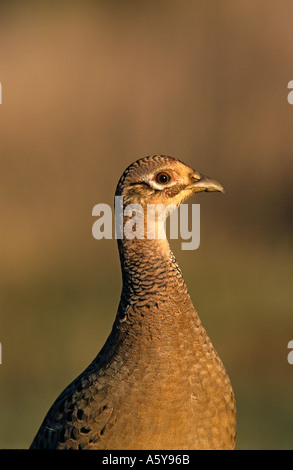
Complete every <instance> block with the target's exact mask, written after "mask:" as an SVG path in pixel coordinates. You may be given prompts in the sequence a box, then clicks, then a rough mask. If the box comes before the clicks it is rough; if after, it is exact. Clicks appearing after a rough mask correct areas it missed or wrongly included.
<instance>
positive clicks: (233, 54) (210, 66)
mask: <svg viewBox="0 0 293 470" xmlns="http://www.w3.org/2000/svg"><path fill="white" fill-rule="evenodd" d="M22 3H25V5H23V4H21V2H19V3H14V2H10V3H8V2H1V6H0V82H1V83H2V105H0V120H1V124H0V149H1V153H0V208H1V232H0V233H1V242H0V263H1V268H0V269H1V270H0V276H1V278H0V288H1V297H0V301H1V317H0V342H1V344H2V364H1V365H0V447H1V448H27V447H28V446H29V445H30V443H31V441H32V438H33V436H34V434H35V433H36V431H37V429H38V427H39V425H40V423H41V421H42V419H43V418H44V416H45V413H46V412H47V410H48V408H49V406H50V405H51V404H52V402H53V401H54V399H55V398H56V397H57V395H58V394H59V392H60V391H61V390H62V389H63V388H64V387H65V386H66V385H67V384H68V383H69V382H70V381H71V380H72V379H73V378H75V377H76V375H77V374H79V373H80V372H81V371H82V370H83V368H84V367H86V366H87V365H88V363H89V362H90V361H91V360H92V359H93V357H94V356H95V355H96V353H97V352H98V350H99V349H100V347H101V346H102V344H103V342H104V341H105V339H106V337H107V335H108V333H109V331H110V328H111V326H112V323H113V320H114V317H115V313H116V308H117V304H118V301H119V296H120V288H121V275H120V267H119V260H118V253H117V249H116V242H115V240H102V241H97V240H95V239H94V238H93V237H92V233H91V228H92V224H93V222H94V219H93V217H92V215H91V212H92V208H93V206H94V205H95V204H97V203H99V202H103V203H108V204H112V202H113V195H114V191H115V187H116V183H117V181H118V178H119V177H120V175H121V173H122V172H123V170H124V169H125V167H126V166H128V165H129V164H130V163H131V162H132V161H134V160H136V159H137V158H138V157H141V156H145V155H152V154H156V153H162V154H167V155H173V156H177V157H178V158H180V159H182V160H184V161H185V162H186V163H188V164H189V165H190V166H192V167H194V168H195V169H196V170H198V171H200V172H202V173H205V174H207V175H209V176H213V177H215V178H216V179H218V180H219V181H220V182H221V183H222V184H223V186H224V187H225V189H226V194H225V195H224V196H223V195H221V194H202V195H199V196H198V197H197V198H193V199H192V200H191V202H194V203H196V202H199V203H200V204H201V245H200V247H199V249H198V250H196V251H193V252H188V251H182V250H181V249H180V242H179V243H178V242H172V248H173V249H174V252H175V255H176V258H177V260H178V262H179V264H180V267H181V268H182V271H183V273H184V277H185V280H186V283H187V285H188V287H189V290H190V293H191V296H192V298H193V301H194V304H195V307H196V308H197V310H198V312H199V314H200V316H201V319H202V321H203V323H204V325H205V327H206V329H207V330H208V333H209V335H210V337H211V338H212V341H213V343H214V345H215V347H216V349H217V350H218V352H219V354H220V356H221V358H222V359H223V362H224V363H225V365H226V368H227V370H228V372H229V375H230V377H231V380H232V383H233V386H234V390H235V394H236V398H237V405H238V406H237V408H238V442H237V448H238V449H292V448H293V398H292V397H293V365H289V363H288V361H287V356H288V353H289V350H288V349H287V345H288V342H289V340H292V339H293V318H292V284H293V283H292V281H293V263H292V261H293V259H292V254H293V249H292V248H293V247H292V234H293V218H292V204H293V190H292V170H293V132H292V128H293V106H290V105H289V104H288V101H287V95H288V93H289V90H288V89H287V85H288V82H289V81H290V80H293V32H292V31H293V30H292V17H293V4H292V2H291V1H289V0H288V1H280V2H262V1H251V0H248V1H245V2H244V1H242V2H234V1H232V0H227V1H225V2H212V1H206V0H205V1H203V0H201V1H193V2H188V1H184V2H182V1H179V0H174V1H172V0H168V1H167V0H160V1H159V2H158V1H148V2H135V1H124V2H120V1H118V0H116V1H114V0H108V1H84V2H77V1H71V2H66V1H59V2H58V3H57V2H51V1H42V2H36V1H35V2H33V1H28V2H22Z"/></svg>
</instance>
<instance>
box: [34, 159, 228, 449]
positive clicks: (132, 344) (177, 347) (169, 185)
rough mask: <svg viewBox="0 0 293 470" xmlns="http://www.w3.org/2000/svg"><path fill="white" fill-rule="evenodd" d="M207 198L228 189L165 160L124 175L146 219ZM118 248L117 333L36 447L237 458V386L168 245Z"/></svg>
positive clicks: (128, 196) (53, 413) (127, 192)
mask: <svg viewBox="0 0 293 470" xmlns="http://www.w3.org/2000/svg"><path fill="white" fill-rule="evenodd" d="M199 191H221V192H223V188H222V186H221V185H220V184H219V183H218V182H216V181H214V180H211V179H210V178H207V177H205V176H203V175H201V174H200V173H198V172H196V171H194V170H193V169H192V168H190V167H189V166H187V165H185V164H184V163H182V162H181V161H179V160H177V159H176V158H173V157H167V156H162V155H156V156H152V157H145V158H142V159H139V160H137V161H136V162H134V163H133V164H131V165H130V166H129V167H128V168H127V169H126V170H125V171H124V173H123V175H122V177H121V178H120V181H119V183H118V186H117V189H116V196H122V197H123V208H124V209H125V208H126V207H127V205H129V204H139V205H140V207H141V208H142V212H143V214H144V215H145V214H146V211H147V205H148V204H156V205H157V204H163V205H164V206H168V205H169V204H175V205H176V206H178V205H180V204H181V203H182V202H183V201H185V200H186V199H187V198H188V197H189V196H191V195H192V194H194V193H197V192H199ZM124 214H127V211H125V212H124ZM123 220H124V224H126V223H127V222H128V221H129V215H124V219H123ZM156 223H157V219H156V218H155V219H154V224H156ZM124 226H125V225H124ZM153 229H154V230H153V233H155V232H156V231H155V227H153ZM145 234H146V227H145V226H143V233H142V234H141V235H145ZM118 249H119V254H120V261H121V270H122V280H123V287H122V293H121V299H120V304H119V307H118V312H117V315H116V319H115V321H114V324H113V328H112V331H111V333H110V335H109V337H108V339H107V341H106V343H105V345H104V346H103V348H102V350H101V351H100V352H99V354H98V355H97V356H96V358H95V359H94V360H93V361H92V362H91V364H90V365H89V366H88V367H87V368H86V369H85V370H84V372H82V373H81V374H80V375H79V376H78V377H77V378H76V379H75V380H74V381H73V382H72V383H71V384H70V385H68V386H67V387H66V388H65V390H64V391H63V392H62V393H61V395H60V396H59V397H58V398H57V399H56V401H55V403H54V404H53V405H52V407H51V409H50V410H49V412H48V413H47V415H46V417H45V419H44V421H43V423H42V425H41V427H40V429H39V431H38V433H37V435H36V437H35V439H34V441H33V443H32V445H31V448H32V449H40V448H43V449H112V450H113V449H153V450H155V449H166V450H168V449H177V450H178V449H187V450H188V449H233V448H234V447H235V428H236V419H235V400H234V394H233V390H232V387H231V383H230V380H229V377H228V375H227V373H226V370H225V368H224V366H223V364H222V362H221V360H220V359H219V357H218V355H217V353H216V351H215V349H214V347H213V345H212V343H211V341H210V339H209V337H208V336H207V333H206V331H205V329H204V327H203V325H202V323H201V321H200V319H199V316H198V314H197V312H196V311H195V309H194V307H193V304H192V301H191V299H190V296H189V294H188V290H187V287H186V285H185V282H184V280H183V277H182V273H181V271H180V269H179V267H178V265H177V263H176V260H175V258H174V256H173V254H172V252H171V250H170V248H169V244H168V241H167V239H166V238H158V237H157V238H156V237H152V238H150V237H149V238H147V237H145V236H141V237H134V238H132V237H126V236H125V234H124V236H123V237H122V238H121V239H118Z"/></svg>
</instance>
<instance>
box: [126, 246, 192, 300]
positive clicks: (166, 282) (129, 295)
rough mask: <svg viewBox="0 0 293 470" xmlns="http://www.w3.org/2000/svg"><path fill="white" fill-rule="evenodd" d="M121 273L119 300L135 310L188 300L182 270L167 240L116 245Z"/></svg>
mask: <svg viewBox="0 0 293 470" xmlns="http://www.w3.org/2000/svg"><path fill="white" fill-rule="evenodd" d="M118 248H119V254H120V261H121V269H122V280H123V289H122V297H121V299H122V300H123V303H124V304H125V303H126V304H129V303H131V304H134V303H135V304H136V306H140V305H144V304H148V303H156V304H160V303H164V302H165V301H166V299H169V300H170V298H172V299H173V301H174V302H176V303H177V302H178V303H180V302H181V300H182V299H183V298H184V299H185V300H186V296H187V297H188V298H189V295H188V292H187V288H186V285H185V283H184V279H183V277H182V273H181V270H180V268H179V266H178V264H177V262H176V260H175V257H174V255H173V253H172V251H171V249H170V246H169V243H168V240H167V239H161V240H159V239H152V240H149V239H141V240H140V239H132V240H129V239H126V238H124V239H123V240H119V241H118Z"/></svg>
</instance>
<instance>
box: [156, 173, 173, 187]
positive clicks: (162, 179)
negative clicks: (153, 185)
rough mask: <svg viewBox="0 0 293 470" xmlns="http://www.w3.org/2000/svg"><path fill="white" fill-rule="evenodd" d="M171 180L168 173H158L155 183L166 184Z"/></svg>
mask: <svg viewBox="0 0 293 470" xmlns="http://www.w3.org/2000/svg"><path fill="white" fill-rule="evenodd" d="M170 180H171V176H170V175H168V173H164V172H161V173H158V174H157V176H156V182H157V183H159V184H167V183H169V181H170Z"/></svg>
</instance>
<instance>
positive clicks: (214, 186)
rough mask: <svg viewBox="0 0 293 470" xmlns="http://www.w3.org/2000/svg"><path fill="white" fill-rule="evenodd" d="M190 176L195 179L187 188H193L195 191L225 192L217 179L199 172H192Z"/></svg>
mask: <svg viewBox="0 0 293 470" xmlns="http://www.w3.org/2000/svg"><path fill="white" fill-rule="evenodd" d="M191 178H192V179H194V180H195V181H194V183H192V184H190V185H189V186H188V188H190V189H193V191H194V192H195V193H197V192H200V191H208V192H209V191H219V192H221V193H224V192H225V190H224V188H223V186H222V185H221V184H220V183H218V181H216V180H214V179H212V178H209V177H207V176H204V175H202V174H200V173H197V172H194V173H193V174H192V175H191Z"/></svg>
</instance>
